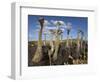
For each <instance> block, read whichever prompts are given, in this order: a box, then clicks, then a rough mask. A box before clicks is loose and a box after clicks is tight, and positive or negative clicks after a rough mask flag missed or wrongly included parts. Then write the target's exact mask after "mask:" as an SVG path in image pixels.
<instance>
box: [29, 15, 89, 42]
mask: <svg viewBox="0 0 100 82" xmlns="http://www.w3.org/2000/svg"><path fill="white" fill-rule="evenodd" d="M40 17H44V19H45V20H46V21H48V25H47V26H46V27H47V28H54V27H55V26H54V25H53V24H52V21H63V22H64V24H65V25H66V24H67V23H68V22H70V23H71V24H72V29H71V31H70V36H72V38H76V37H77V29H78V28H80V29H81V30H82V31H83V32H84V34H85V36H86V37H87V36H88V33H87V32H88V18H87V17H70V16H39V15H28V40H29V41H33V40H38V31H37V30H38V29H39V23H38V20H39V18H40ZM63 29H64V32H63V39H66V35H67V30H66V28H63ZM42 38H43V39H44V35H42ZM47 39H48V40H49V39H50V36H49V35H47Z"/></svg>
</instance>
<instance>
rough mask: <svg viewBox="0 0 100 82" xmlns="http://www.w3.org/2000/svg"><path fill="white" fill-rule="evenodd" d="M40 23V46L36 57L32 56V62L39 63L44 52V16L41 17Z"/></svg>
mask: <svg viewBox="0 0 100 82" xmlns="http://www.w3.org/2000/svg"><path fill="white" fill-rule="evenodd" d="M39 23H40V30H39V36H38V46H37V49H36V52H35V55H34V57H33V58H32V62H35V63H38V62H40V61H41V59H42V57H43V54H42V31H43V27H44V18H42V17H41V18H40V19H39Z"/></svg>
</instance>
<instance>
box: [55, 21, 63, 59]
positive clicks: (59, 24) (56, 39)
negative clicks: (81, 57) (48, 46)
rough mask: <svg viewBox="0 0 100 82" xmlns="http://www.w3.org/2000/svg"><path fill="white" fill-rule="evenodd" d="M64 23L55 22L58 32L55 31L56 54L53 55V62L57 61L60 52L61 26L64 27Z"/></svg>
mask: <svg viewBox="0 0 100 82" xmlns="http://www.w3.org/2000/svg"><path fill="white" fill-rule="evenodd" d="M62 25H63V24H62V22H61V21H56V22H55V26H56V30H55V52H54V55H53V61H56V60H57V55H58V50H59V45H60V37H59V35H60V34H61V33H60V29H61V28H60V26H62Z"/></svg>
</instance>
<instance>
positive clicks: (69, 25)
mask: <svg viewBox="0 0 100 82" xmlns="http://www.w3.org/2000/svg"><path fill="white" fill-rule="evenodd" d="M71 28H72V24H71V23H70V22H68V23H67V25H66V29H67V43H66V46H67V47H69V34H70V31H71Z"/></svg>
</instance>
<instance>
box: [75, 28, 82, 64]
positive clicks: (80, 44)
mask: <svg viewBox="0 0 100 82" xmlns="http://www.w3.org/2000/svg"><path fill="white" fill-rule="evenodd" d="M82 38H83V31H82V30H81V29H80V28H78V32H77V54H76V64H78V63H79V57H80V55H81V53H80V50H81V48H82Z"/></svg>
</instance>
